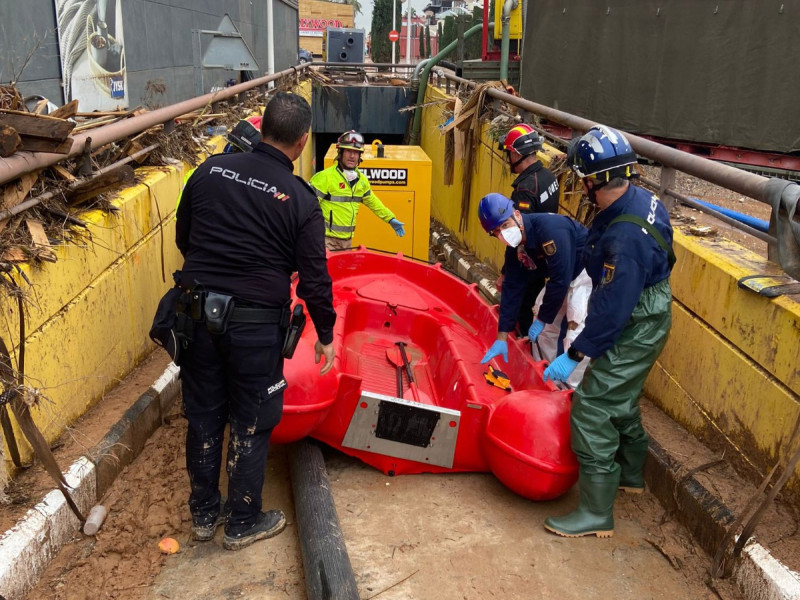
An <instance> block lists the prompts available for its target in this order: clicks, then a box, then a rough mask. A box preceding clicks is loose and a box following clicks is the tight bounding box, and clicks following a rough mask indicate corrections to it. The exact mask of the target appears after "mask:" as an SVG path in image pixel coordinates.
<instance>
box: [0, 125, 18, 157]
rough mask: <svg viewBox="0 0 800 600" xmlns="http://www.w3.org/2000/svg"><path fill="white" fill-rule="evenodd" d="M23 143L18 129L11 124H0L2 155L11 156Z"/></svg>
mask: <svg viewBox="0 0 800 600" xmlns="http://www.w3.org/2000/svg"><path fill="white" fill-rule="evenodd" d="M21 145H22V139H21V138H20V137H19V134H18V133H17V130H16V129H14V128H13V127H10V126H9V125H2V126H0V156H2V157H3V158H5V157H6V156H11V155H12V154H14V152H16V151H17V148H19V147H20V146H21Z"/></svg>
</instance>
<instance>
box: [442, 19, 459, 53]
mask: <svg viewBox="0 0 800 600" xmlns="http://www.w3.org/2000/svg"><path fill="white" fill-rule="evenodd" d="M457 35H458V34H457V33H456V20H455V18H454V17H453V16H447V17H445V18H444V27H442V35H441V37H440V38H439V52H441V51H442V50H443V49H444V48H445V47H446V46H447V45H448V44H450V42H452V41H454V40H455V39H456V36H457ZM452 52H453V51H451V52H450V53H448V56H449V55H450V54H452Z"/></svg>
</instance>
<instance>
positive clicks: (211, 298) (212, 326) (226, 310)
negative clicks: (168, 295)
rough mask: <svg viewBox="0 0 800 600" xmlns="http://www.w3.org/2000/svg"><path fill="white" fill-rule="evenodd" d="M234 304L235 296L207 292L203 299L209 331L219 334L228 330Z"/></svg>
mask: <svg viewBox="0 0 800 600" xmlns="http://www.w3.org/2000/svg"><path fill="white" fill-rule="evenodd" d="M234 304H235V303H234V301H233V296H226V295H225V294H218V293H216V292H206V294H205V300H204V301H203V317H204V319H205V322H206V328H207V329H208V332H209V333H213V334H216V335H219V334H223V333H225V332H226V331H227V330H228V322H229V321H230V318H231V315H232V314H233V307H234ZM193 306H194V304H193Z"/></svg>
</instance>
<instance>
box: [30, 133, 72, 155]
mask: <svg viewBox="0 0 800 600" xmlns="http://www.w3.org/2000/svg"><path fill="white" fill-rule="evenodd" d="M21 138H22V145H21V146H20V147H19V150H27V151H28V152H52V153H53V154H69V151H70V150H72V144H73V142H74V141H75V140H74V139H72V138H71V137H68V138H67V139H65V140H63V141H61V142H57V141H51V140H46V139H44V138H36V137H28V136H21Z"/></svg>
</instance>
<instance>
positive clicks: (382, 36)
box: [371, 0, 401, 63]
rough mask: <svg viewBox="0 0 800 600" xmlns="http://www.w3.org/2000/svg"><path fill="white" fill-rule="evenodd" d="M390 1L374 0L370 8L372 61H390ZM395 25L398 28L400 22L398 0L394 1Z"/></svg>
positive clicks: (391, 0) (391, 1)
mask: <svg viewBox="0 0 800 600" xmlns="http://www.w3.org/2000/svg"><path fill="white" fill-rule="evenodd" d="M392 3H393V0H375V5H374V7H373V9H372V34H371V39H372V47H371V48H372V49H371V54H372V61H373V62H376V63H388V62H391V61H392V43H391V42H390V41H389V32H390V31H391V30H392ZM395 4H396V5H397V12H396V13H395V25H396V26H397V27H398V29H399V24H400V22H401V15H400V8H401V6H400V2H395Z"/></svg>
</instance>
